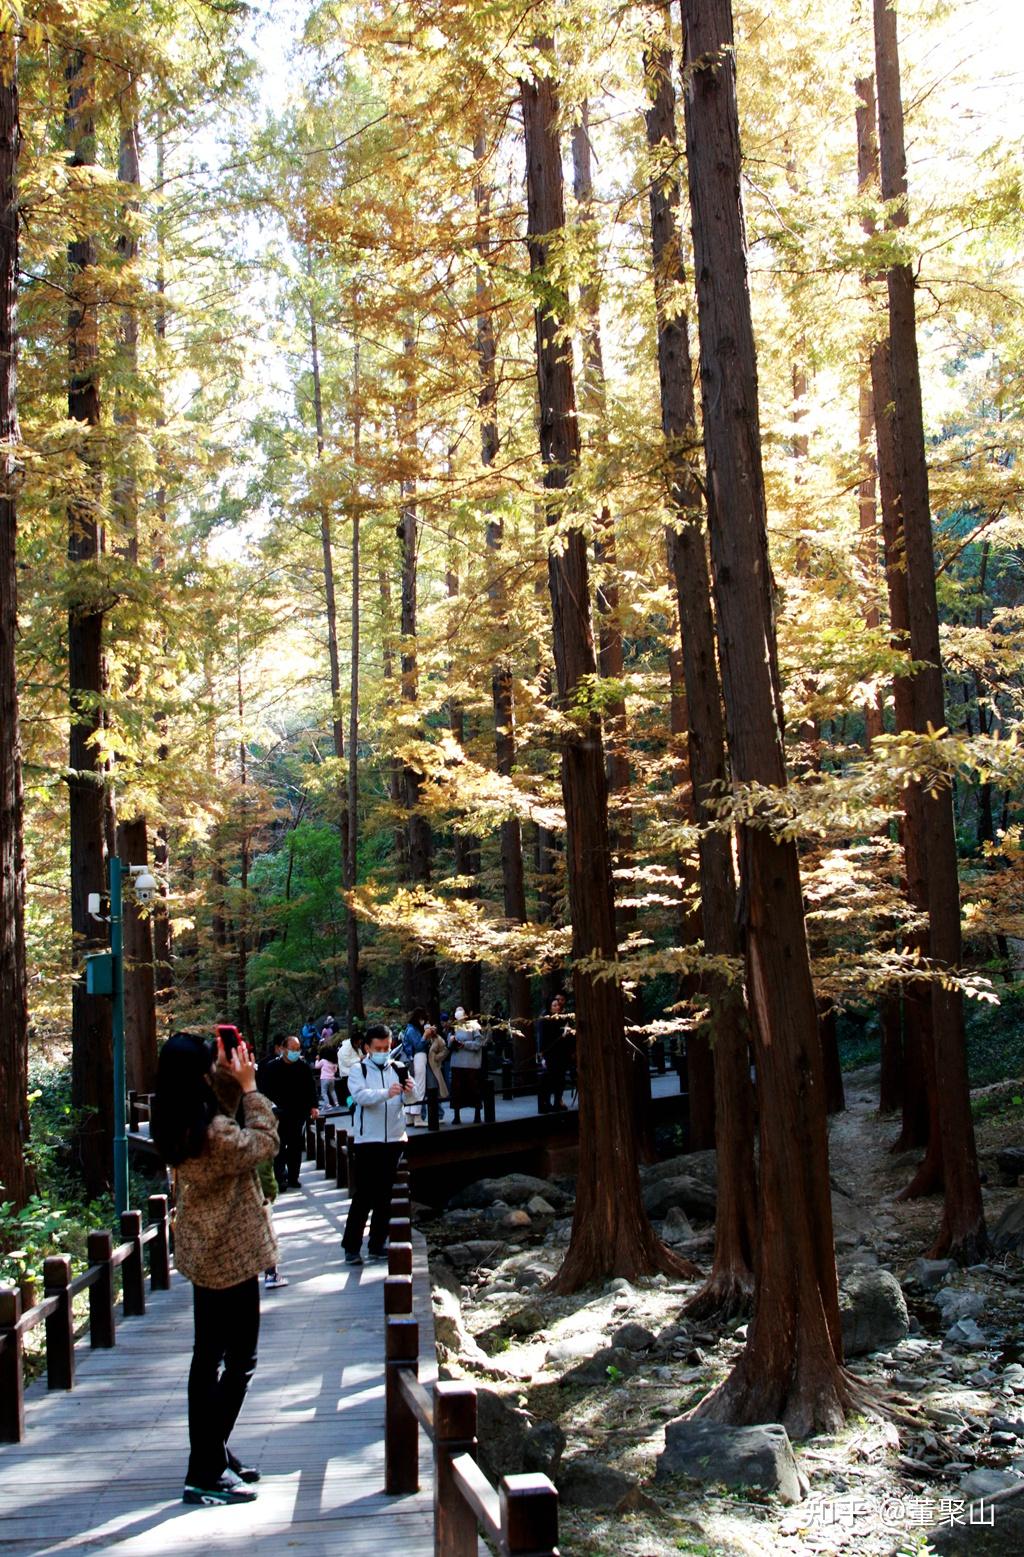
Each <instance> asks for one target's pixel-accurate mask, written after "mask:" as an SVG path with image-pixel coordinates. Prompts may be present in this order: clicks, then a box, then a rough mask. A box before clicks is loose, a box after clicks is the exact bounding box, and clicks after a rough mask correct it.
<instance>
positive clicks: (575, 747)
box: [520, 40, 692, 1292]
mask: <svg viewBox="0 0 1024 1557" xmlns="http://www.w3.org/2000/svg"><path fill="white" fill-rule="evenodd" d="M538 47H539V49H540V50H541V52H542V54H544V55H546V56H547V57H548V58H550V57H551V47H550V42H549V41H547V40H542V41H541V42H540V43H539V44H538ZM520 95H521V100H522V108H523V123H524V127H525V131H526V196H527V212H528V229H527V230H528V245H529V251H530V270H531V274H533V275H534V276H537V277H538V278H543V293H542V295H543V298H544V301H543V302H542V303H541V302H538V305H537V307H536V311H535V323H536V350H537V386H538V401H539V407H540V435H541V459H542V462H543V467H544V487H545V492H546V496H547V520H548V524H549V525H554V524H556V523H557V522H558V521H559V519H560V518H561V516H562V513H563V508H564V500H563V496H562V494H563V493H564V492H565V491H566V489H567V488H568V487H569V485H570V483H571V480H572V475H573V472H574V471H575V470H576V468H577V466H578V463H579V428H578V424H577V419H576V394H575V386H574V383H573V371H572V361H571V357H570V356H569V354H568V353H567V352H566V350H565V348H564V347H563V346H562V345H560V344H559V342H558V340H557V331H558V327H559V319H558V310H557V308H556V307H554V306H552V298H551V293H552V288H553V283H552V279H551V273H550V270H549V266H548V259H549V251H550V241H551V236H552V234H557V233H560V232H561V231H562V229H563V228H564V226H565V204H564V192H563V183H562V161H561V148H560V145H559V139H558V96H557V92H556V89H555V86H554V83H553V82H552V80H551V79H550V78H549V77H547V76H542V77H536V78H534V79H533V80H524V81H522V82H521V83H520ZM563 305H564V300H563ZM562 542H563V543H562V545H561V546H560V547H559V549H558V550H557V551H556V550H551V551H550V552H549V556H548V584H549V588H550V593H551V607H552V637H553V644H554V655H555V671H556V677H557V691H558V706H559V709H560V712H561V714H562V716H563V718H564V719H565V720H566V723H567V726H568V728H567V729H566V731H565V734H564V735H563V744H562V797H563V802H564V805H565V818H566V872H567V879H568V891H569V910H570V919H571V922H572V937H573V958H574V966H573V991H574V995H575V1006H576V1032H577V1048H578V1068H579V1097H580V1163H579V1175H578V1178H577V1185H576V1210H575V1215H574V1217H573V1226H572V1237H571V1239H570V1243H569V1248H568V1251H567V1253H566V1257H565V1260H564V1262H563V1264H562V1268H561V1270H560V1271H559V1273H558V1275H557V1276H556V1277H555V1280H554V1286H555V1288H556V1290H558V1291H561V1292H572V1291H575V1290H577V1289H578V1288H579V1287H582V1286H585V1285H586V1284H587V1283H588V1282H591V1281H595V1280H598V1279H600V1278H601V1277H606V1276H612V1275H619V1276H626V1277H636V1276H639V1275H642V1274H645V1273H648V1274H649V1273H653V1272H655V1271H658V1270H662V1271H669V1270H672V1271H681V1270H687V1271H690V1272H692V1267H691V1266H688V1265H687V1264H686V1263H685V1262H683V1261H681V1260H680V1259H679V1258H678V1257H677V1256H676V1255H674V1254H672V1253H671V1252H670V1251H669V1250H668V1249H667V1248H665V1246H664V1245H663V1244H661V1243H660V1242H659V1240H658V1239H657V1238H656V1237H655V1235H654V1231H653V1229H652V1227H651V1224H650V1222H649V1220H648V1218H647V1215H646V1213H645V1211H644V1208H643V1202H642V1200H641V1197H640V1180H639V1174H638V1172H637V1162H636V1132H635V1122H634V1116H633V1109H632V1098H631V1092H630V1085H629V1070H630V1064H629V1055H628V1052H627V1049H626V1040H625V1033H624V1021H623V1008H622V990H621V987H620V985H619V984H618V982H617V981H616V980H615V979H614V978H598V977H596V976H595V974H594V972H592V971H590V970H589V969H587V968H585V967H584V966H583V959H585V958H590V957H593V956H597V957H599V958H601V959H602V960H603V961H604V962H606V963H614V962H615V960H616V956H617V950H618V942H617V936H616V929H615V899H614V894H613V891H612V874H611V850H610V846H609V830H608V779H607V773H606V769H605V754H604V743H603V739H602V731H601V720H600V715H599V714H598V713H597V712H596V711H594V710H587V709H585V708H584V709H578V708H576V707H574V703H575V698H576V696H577V694H578V692H579V691H580V690H581V688H582V686H585V685H586V684H587V682H588V680H589V679H590V678H592V677H593V676H594V675H595V674H596V670H597V661H596V656H595V653H594V639H593V631H592V626H591V620H590V579H589V570H588V563H587V546H586V541H585V538H584V535H583V532H582V531H581V530H580V529H579V528H576V527H573V528H571V529H569V530H568V532H567V533H566V534H565V535H564V536H563V538H562Z"/></svg>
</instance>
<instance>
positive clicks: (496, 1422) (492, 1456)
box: [476, 1389, 533, 1485]
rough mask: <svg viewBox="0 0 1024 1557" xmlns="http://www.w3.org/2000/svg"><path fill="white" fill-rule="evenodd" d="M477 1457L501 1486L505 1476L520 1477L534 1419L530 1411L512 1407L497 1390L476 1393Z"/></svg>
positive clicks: (481, 1466) (488, 1473)
mask: <svg viewBox="0 0 1024 1557" xmlns="http://www.w3.org/2000/svg"><path fill="white" fill-rule="evenodd" d="M476 1423H477V1442H478V1449H477V1457H478V1459H479V1462H480V1468H481V1470H482V1471H483V1472H484V1474H485V1475H486V1476H487V1477H488V1478H489V1479H490V1481H491V1482H492V1483H493V1484H494V1485H497V1483H498V1482H499V1481H500V1479H501V1477H502V1476H518V1475H520V1474H521V1473H522V1471H523V1469H524V1464H523V1459H524V1453H525V1448H526V1438H527V1434H528V1433H529V1431H530V1428H531V1426H532V1425H533V1424H532V1420H531V1418H530V1416H529V1414H528V1412H526V1411H521V1410H520V1409H519V1407H518V1406H513V1405H510V1404H509V1402H508V1401H507V1400H506V1399H504V1397H503V1396H502V1395H499V1394H498V1393H497V1391H496V1390H493V1389H478V1390H477V1392H476Z"/></svg>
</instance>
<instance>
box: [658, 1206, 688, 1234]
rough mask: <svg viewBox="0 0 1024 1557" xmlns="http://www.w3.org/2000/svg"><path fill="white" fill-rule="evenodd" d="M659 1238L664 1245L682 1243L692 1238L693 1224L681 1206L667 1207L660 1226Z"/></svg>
mask: <svg viewBox="0 0 1024 1557" xmlns="http://www.w3.org/2000/svg"><path fill="white" fill-rule="evenodd" d="M661 1236H662V1237H663V1238H664V1240H665V1242H666V1243H684V1242H685V1241H686V1239H688V1238H692V1237H693V1224H692V1222H691V1221H690V1218H689V1217H688V1216H687V1214H686V1212H685V1211H684V1210H683V1208H682V1206H669V1208H668V1211H667V1212H666V1213H665V1220H664V1222H662V1224H661Z"/></svg>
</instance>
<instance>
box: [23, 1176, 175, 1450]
mask: <svg viewBox="0 0 1024 1557" xmlns="http://www.w3.org/2000/svg"><path fill="white" fill-rule="evenodd" d="M147 1214H148V1217H149V1223H148V1225H147V1226H146V1228H145V1229H143V1226H142V1213H141V1211H126V1212H124V1214H123V1215H122V1217H121V1225H120V1232H121V1236H122V1238H123V1239H124V1242H123V1243H120V1244H118V1246H117V1247H116V1248H115V1247H114V1241H113V1238H112V1237H111V1235H110V1233H109V1232H107V1231H105V1230H104V1231H101V1232H100V1231H97V1232H91V1233H90V1234H89V1238H88V1244H87V1253H86V1258H87V1259H88V1261H89V1264H88V1266H87V1268H86V1269H85V1270H84V1271H81V1272H80V1273H79V1274H78V1275H77V1276H75V1277H72V1275H71V1258H70V1256H69V1255H67V1254H54V1255H50V1256H49V1257H48V1258H47V1259H46V1260H45V1261H44V1264H43V1298H42V1301H41V1302H39V1303H34V1304H33V1305H32V1307H31V1308H28V1309H26V1310H25V1311H24V1313H23V1312H22V1308H21V1293H20V1292H19V1291H18V1290H17V1288H15V1287H0V1443H21V1441H22V1439H23V1438H24V1436H25V1366H24V1364H25V1357H24V1344H23V1343H24V1337H25V1336H26V1335H27V1334H28V1333H29V1332H30V1331H32V1330H35V1329H36V1328H37V1327H38V1326H39V1325H41V1324H45V1326H46V1382H47V1387H48V1388H49V1389H71V1388H73V1386H74V1381H75V1326H74V1314H73V1311H72V1301H73V1299H74V1298H76V1297H77V1296H78V1294H79V1293H80V1292H84V1291H86V1289H88V1292H89V1345H90V1346H91V1347H94V1348H95V1347H111V1346H113V1345H114V1344H115V1340H116V1334H115V1330H116V1326H115V1318H114V1271H115V1270H116V1269H117V1268H118V1267H119V1266H120V1267H121V1268H122V1278H121V1300H122V1312H123V1315H124V1317H125V1318H129V1317H131V1316H133V1315H138V1314H144V1313H145V1312H146V1280H145V1266H144V1263H143V1249H144V1248H146V1247H147V1246H148V1248H149V1284H150V1289H151V1290H152V1291H154V1292H157V1291H165V1290H166V1289H167V1288H168V1287H169V1286H170V1284H171V1262H170V1241H169V1237H168V1210H167V1196H166V1195H150V1197H149V1201H148V1204H147Z"/></svg>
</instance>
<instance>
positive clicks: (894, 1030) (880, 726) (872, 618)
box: [855, 76, 903, 1114]
mask: <svg viewBox="0 0 1024 1557" xmlns="http://www.w3.org/2000/svg"><path fill="white" fill-rule="evenodd" d="M855 88H856V92H857V118H856V123H857V187H858V189H859V190H860V192H861V194H867V193H868V192H869V191H870V190H871V189H873V188H876V187H877V184H878V139H877V132H876V128H875V78H874V76H863V77H861V78H859V79H858V80H857V81H856V83H855ZM861 227H862V228H863V231H864V235H865V237H867V238H871V237H873V236H874V234H875V232H876V230H877V229H876V224H875V219H874V217H873V216H872V215H871V214H870V213H867V214H865V215H864V216H863V217H862V218H861ZM872 349H873V350H877V349H878V348H877V347H875V346H873V347H872ZM858 412H859V434H860V449H861V469H862V476H861V481H860V485H859V486H858V488H857V507H858V514H859V518H860V539H861V566H862V568H863V570H864V578H865V581H866V586H867V589H868V591H869V603H868V607H867V610H866V612H865V617H864V625H865V626H866V627H867V629H868V631H869V632H877V631H878V629H879V627H880V626H881V612H880V611H879V608H878V605H877V603H876V600H875V598H874V592H875V581H876V579H877V578H878V567H879V549H878V462H877V458H876V455H875V452H874V450H873V447H872V445H873V439H874V433H875V421H876V417H875V401H874V394H873V393H872V374H871V364H870V359H869V361H868V364H867V367H866V369H865V370H864V371H862V373H861V379H860V386H859V395H858ZM883 414H885V413H884V409H883ZM884 730H885V724H884V721H883V718H882V695H881V693H880V692H878V693H876V694H874V695H873V696H872V697H870V698H868V700H867V702H866V703H865V705H864V744H865V746H866V747H867V749H868V751H870V750H871V748H872V746H873V744H874V742H875V740H876V738H877V737H878V736H880V735H882V734H883V733H884ZM882 836H883V837H887V836H888V828H887V827H885V828H883V829H882ZM878 1022H879V1029H880V1034H881V1067H880V1069H881V1075H880V1080H879V1090H878V1108H879V1112H880V1113H883V1114H891V1113H894V1112H895V1111H896V1110H897V1109H898V1108H899V1107H900V1106H901V1104H902V1102H903V1000H902V995H901V994H900V993H899V992H898V991H896V990H890V991H887V992H886V993H885V994H884V995H883V996H882V998H881V1000H880V1001H879V1003H878Z"/></svg>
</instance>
